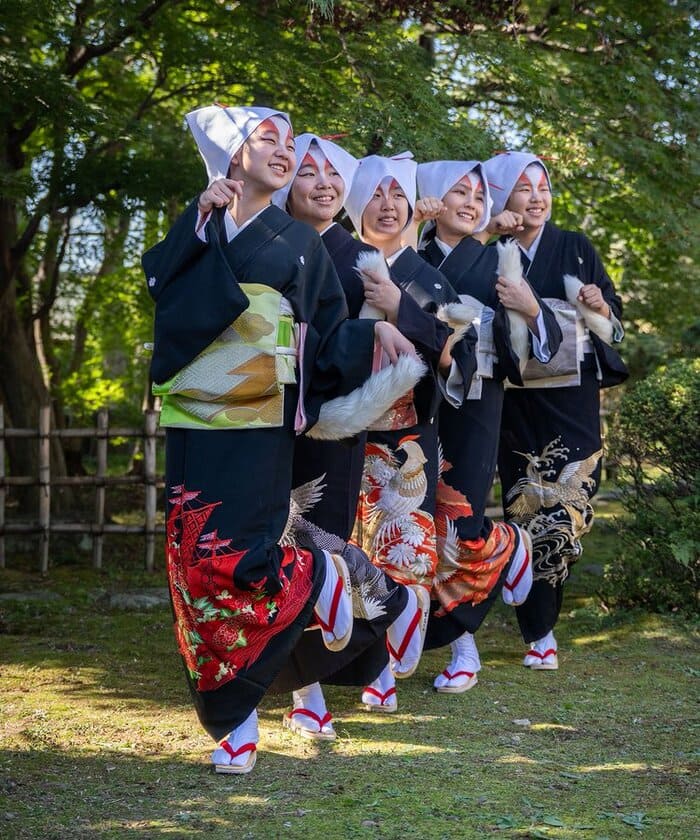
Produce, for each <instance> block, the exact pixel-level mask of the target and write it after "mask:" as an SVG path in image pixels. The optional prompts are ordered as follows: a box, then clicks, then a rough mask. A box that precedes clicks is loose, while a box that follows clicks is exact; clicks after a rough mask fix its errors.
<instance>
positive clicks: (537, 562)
mask: <svg viewBox="0 0 700 840" xmlns="http://www.w3.org/2000/svg"><path fill="white" fill-rule="evenodd" d="M484 168H485V171H486V174H487V178H488V182H489V186H490V189H491V194H492V196H493V200H494V207H493V212H494V213H497V212H499V211H500V210H501V209H503V208H506V209H508V210H511V211H513V212H515V213H518V214H520V215H521V217H522V230H520V231H516V232H515V234H514V235H515V238H516V240H517V242H518V245H519V247H520V251H521V261H522V265H523V272H524V274H525V276H526V277H527V279H528V282H529V283H530V284H531V286H532V287H533V288H534V289H535V291H536V292H537V293H538V294H539V295H541V296H542V298H544V299H545V300H546V301H547V302H548V303H549V304H550V306H551V307H552V309H553V310H554V311H555V314H556V315H557V319H558V320H559V322H560V325H561V327H562V332H563V336H564V338H563V341H562V344H561V347H560V348H559V350H558V352H557V354H556V356H554V358H553V359H552V361H551V362H550V363H549V364H548V365H540V364H538V363H536V362H535V361H533V360H531V361H530V362H529V363H528V365H527V367H526V368H525V372H524V373H523V379H524V385H525V387H523V388H515V387H514V388H509V389H508V390H507V392H506V396H505V400H504V405H503V419H502V425H501V444H500V452H499V458H498V471H499V474H500V477H501V483H502V487H503V503H504V507H505V511H506V514H507V515H508V516H509V518H510V520H511V521H513V522H517V523H518V524H519V525H520V526H521V527H522V528H526V529H527V531H528V532H529V533H530V536H531V538H532V542H533V578H534V580H533V585H532V588H531V590H530V594H529V596H528V598H527V600H526V601H525V603H524V604H521V605H520V606H519V607H517V610H516V612H517V616H518V623H519V625H520V630H521V632H522V635H523V638H524V640H525V641H526V642H527V643H529V644H530V650H529V651H528V653H527V654H526V656H525V658H524V660H523V665H525V666H526V667H529V668H532V669H534V670H555V669H556V668H558V665H559V663H558V656H557V642H556V639H555V638H554V634H553V630H554V626H555V624H556V622H557V618H558V616H559V612H560V610H561V604H562V593H563V590H562V585H563V583H564V581H565V580H566V578H567V576H568V574H569V568H570V566H571V565H572V563H573V562H575V560H576V559H577V558H578V556H579V555H580V554H581V542H580V538H581V536H582V535H583V534H585V533H587V532H588V531H589V530H590V528H591V525H592V522H593V508H592V506H591V503H590V502H591V499H592V498H593V496H594V494H595V492H596V490H597V487H598V482H599V480H600V459H601V455H602V451H603V450H602V444H601V437H600V416H599V411H600V395H599V389H600V388H601V387H607V386H609V385H615V384H618V383H619V382H622V381H623V380H624V379H625V378H626V376H627V373H626V368H625V366H624V364H623V362H622V360H621V359H620V357H619V355H618V354H617V352H616V351H615V350H614V349H613V348H612V346H611V345H612V343H613V342H617V341H620V340H621V339H622V335H623V331H622V327H621V325H620V321H619V319H620V317H621V314H622V307H621V303H620V298H619V297H618V295H617V294H616V292H615V289H614V287H613V284H612V282H611V280H610V278H609V277H608V275H607V274H606V273H605V269H604V268H603V265H602V263H601V261H600V258H599V256H598V254H597V253H596V251H595V249H594V248H593V246H592V245H591V243H590V242H589V241H588V239H587V238H586V237H585V236H584V235H583V234H582V233H576V232H573V231H565V230H560V229H559V228H557V227H555V226H554V225H553V224H552V223H551V222H549V221H548V219H549V217H550V214H551V207H552V195H551V186H550V181H549V174H548V172H547V169H546V167H545V165H544V164H543V163H542V161H541V160H539V159H538V158H537V157H536V156H535V155H531V154H527V153H521V152H506V153H504V154H500V155H497V156H496V157H494V158H491V160H489V161H487V162H486V163H485V164H484Z"/></svg>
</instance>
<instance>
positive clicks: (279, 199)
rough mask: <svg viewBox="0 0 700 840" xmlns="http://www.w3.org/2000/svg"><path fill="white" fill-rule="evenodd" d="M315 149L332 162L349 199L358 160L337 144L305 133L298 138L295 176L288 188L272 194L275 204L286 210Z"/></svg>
mask: <svg viewBox="0 0 700 840" xmlns="http://www.w3.org/2000/svg"><path fill="white" fill-rule="evenodd" d="M314 148H318V149H320V150H321V153H322V154H323V157H324V158H326V160H328V161H330V164H331V166H333V167H334V168H335V170H336V172H337V173H338V175H340V177H341V178H342V179H343V184H345V196H344V199H345V198H347V195H348V193H349V192H350V185H351V184H352V179H353V177H354V175H355V171H356V169H357V158H355V157H353V156H352V155H351V154H350V152H346V151H345V149H342V148H341V147H340V146H339V145H338V144H337V143H333V142H332V141H331V140H325V139H324V138H323V137H319V136H318V135H317V134H311V133H310V132H305V133H304V134H299V135H298V136H297V137H296V156H297V165H296V166H295V167H294V174H293V175H292V178H291V180H290V181H289V183H288V184H287V186H286V187H282V189H280V190H277V191H276V192H274V193H273V194H272V202H273V204H276V205H277V206H278V207H281V208H282V209H283V210H284V208H285V205H286V204H287V196H288V195H289V191H290V190H291V188H292V183H293V182H294V179H295V178H296V176H297V172H298V171H299V169H300V168H301V165H302V163H303V162H304V158H305V157H306V154H307V152H308V151H309V150H313V149H314ZM344 199H343V200H344Z"/></svg>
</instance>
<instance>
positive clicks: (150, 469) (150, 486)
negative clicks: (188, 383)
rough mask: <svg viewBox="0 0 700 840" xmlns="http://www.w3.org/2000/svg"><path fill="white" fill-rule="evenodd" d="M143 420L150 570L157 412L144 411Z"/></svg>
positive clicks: (153, 540) (153, 539) (148, 563)
mask: <svg viewBox="0 0 700 840" xmlns="http://www.w3.org/2000/svg"><path fill="white" fill-rule="evenodd" d="M144 422H145V434H144V441H143V472H144V475H143V477H144V481H145V482H146V522H145V532H146V570H147V571H149V572H152V571H153V569H154V567H155V559H154V557H155V544H156V503H157V489H156V432H157V430H158V412H157V411H153V409H149V410H148V411H146V412H145V418H144Z"/></svg>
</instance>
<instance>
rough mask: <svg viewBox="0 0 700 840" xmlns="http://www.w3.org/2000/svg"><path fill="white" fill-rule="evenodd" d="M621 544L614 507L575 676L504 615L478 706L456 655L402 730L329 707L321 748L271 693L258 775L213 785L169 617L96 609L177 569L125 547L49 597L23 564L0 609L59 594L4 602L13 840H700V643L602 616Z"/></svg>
mask: <svg viewBox="0 0 700 840" xmlns="http://www.w3.org/2000/svg"><path fill="white" fill-rule="evenodd" d="M118 539H119V538H112V541H111V542H110V545H113V546H116V545H117V540H118ZM615 545H616V539H615V526H613V525H612V524H611V523H610V522H609V521H608V522H607V523H606V521H605V512H604V511H603V517H602V521H601V522H600V524H599V525H598V526H597V531H596V530H594V532H593V533H592V534H591V535H590V536H589V537H588V538H587V543H586V552H585V554H584V556H583V558H582V559H581V561H580V563H579V565H578V567H577V569H576V571H575V575H574V578H573V580H572V581H571V583H570V585H569V586H568V589H567V595H566V598H565V604H564V612H563V615H562V619H561V622H560V625H559V627H558V629H557V638H558V641H559V646H560V670H559V671H558V672H530V671H528V670H526V669H524V668H522V666H521V665H520V661H521V658H522V655H523V644H522V642H521V641H520V639H519V636H518V634H517V632H516V626H515V622H514V615H513V612H512V611H509V610H508V609H507V608H506V607H505V606H503V605H502V604H499V605H498V607H497V608H495V609H494V610H493V611H492V612H491V614H490V616H489V618H488V620H487V622H486V623H485V625H484V627H483V628H482V629H481V631H480V633H479V635H478V643H479V648H480V651H481V657H482V663H483V670H482V672H481V674H480V682H479V684H478V685H477V686H476V687H475V688H474V689H473V690H471V691H469V692H467V693H466V694H462V695H453V696H450V695H437V694H435V693H434V692H433V691H432V688H431V686H432V679H433V677H434V675H435V674H436V673H437V672H438V671H440V670H442V668H443V667H444V666H445V664H446V663H447V659H448V658H449V657H447V656H446V653H445V652H444V651H437V652H430V653H428V654H426V655H425V656H424V658H423V661H422V663H421V666H420V667H419V670H418V672H417V673H416V675H415V676H414V677H412V678H411V679H409V680H406V681H404V682H402V683H400V684H399V686H398V690H399V711H398V713H397V714H395V715H385V716H379V715H376V714H374V715H373V714H371V713H369V712H365V711H364V710H363V709H362V707H361V706H360V704H359V702H358V701H359V691H354V690H349V689H333V688H331V689H328V691H327V698H328V705H329V708H330V710H331V711H332V712H333V714H334V718H335V726H336V729H337V732H338V739H337V741H335V742H334V743H331V744H320V745H318V744H315V743H310V742H306V741H302V740H300V739H298V738H296V737H295V736H294V735H292V734H291V733H289V732H288V731H286V730H283V729H282V726H281V717H282V714H283V712H284V711H285V709H286V708H288V706H287V702H288V698H287V697H283V696H278V697H275V696H268V697H266V698H265V700H264V701H263V703H262V706H261V709H260V719H261V742H260V745H259V755H258V763H257V766H256V768H255V770H254V771H253V773H252V774H251V775H250V776H244V777H234V776H215V775H213V774H211V772H210V771H209V766H208V763H207V761H208V753H209V751H210V749H211V743H210V741H209V739H208V737H207V736H206V735H205V734H204V733H203V732H202V731H201V730H200V728H199V725H198V723H197V721H196V718H195V715H194V712H193V711H192V708H191V706H190V702H189V698H188V694H187V690H186V687H185V683H184V679H183V676H182V671H181V665H180V661H179V657H178V656H177V655H176V652H175V645H174V640H173V636H172V632H171V629H170V616H169V610H168V609H167V608H165V607H163V608H156V609H152V610H147V611H146V610H144V611H142V612H131V611H119V610H114V609H107V608H105V607H103V606H100V602H99V600H96V598H95V594H96V592H97V590H108V591H116V590H119V589H128V588H133V587H143V586H151V587H152V586H163V585H164V579H163V573H162V572H159V573H156V574H155V575H152V576H147V575H146V574H145V573H143V572H140V571H139V570H138V569H136V568H131V569H129V568H128V567H129V564H128V563H126V562H124V563H120V564H119V565H120V569H116V568H113V567H114V566H115V565H116V562H115V561H114V560H113V559H110V558H109V552H108V551H107V552H106V556H105V564H106V566H107V567H108V568H107V569H106V570H105V571H104V572H101V573H98V572H95V571H93V570H91V569H89V568H86V564H87V563H89V556H88V560H87V561H86V560H82V559H81V560H80V562H77V561H75V559H72V560H71V557H70V552H68V554H67V555H66V557H64V558H63V559H62V560H61V561H60V562H58V561H57V563H56V566H55V567H54V568H53V569H52V570H51V572H50V575H49V577H48V579H46V580H42V579H40V578H39V577H38V576H37V575H35V574H34V573H32V572H29V571H25V570H23V569H22V568H21V567H18V566H17V563H16V562H15V561H10V565H11V566H12V567H13V568H9V569H7V570H4V571H0V591H4V592H8V591H24V592H27V591H31V590H33V589H37V588H40V589H42V590H47V591H48V592H50V593H55V595H54V598H53V599H51V598H50V597H47V598H45V599H44V600H40V601H3V602H2V603H0V686H1V687H2V693H1V695H0V711H1V714H0V734H1V736H2V737H1V740H0V837H7V838H13V840H14V838H44V839H45V840H51V839H52V838H89V837H101V838H211V840H218V838H222V840H223V838H226V839H227V840H228V839H229V838H235V840H239V839H240V840H242V838H270V837H272V838H277V837H291V838H305V840H314V839H315V838H323V840H331V839H332V838H355V837H358V838H369V839H370V840H371V839H372V838H409V837H410V838H413V837H417V838H423V837H425V838H480V837H484V836H493V837H509V838H510V837H518V838H591V840H602V838H618V837H627V838H629V837H635V836H638V835H639V834H645V835H646V836H647V837H650V838H663V840H666V838H679V839H680V840H688V838H692V837H698V836H700V818H699V816H698V806H697V794H698V782H697V768H698V763H699V761H698V759H699V758H700V749H699V745H698V739H697V736H698V718H697V716H695V718H693V715H694V714H696V712H697V700H698V693H697V686H698V677H699V676H700V657H699V656H698V646H697V635H696V634H695V633H694V629H693V627H692V626H690V625H689V624H688V623H687V622H684V621H682V620H681V619H679V618H677V617H674V616H658V615H648V614H644V613H622V612H607V611H606V610H605V609H604V608H603V607H602V606H601V605H600V602H599V599H598V598H597V597H596V595H595V590H596V585H597V582H598V580H599V578H598V577H597V576H596V575H597V573H598V572H599V567H600V566H601V565H602V564H604V563H605V562H610V561H614V559H615ZM135 556H136V557H137V560H136V561H134V563H136V562H139V561H140V558H141V554H140V552H139V551H136V552H135ZM20 565H21V564H20ZM58 596H60V597H58Z"/></svg>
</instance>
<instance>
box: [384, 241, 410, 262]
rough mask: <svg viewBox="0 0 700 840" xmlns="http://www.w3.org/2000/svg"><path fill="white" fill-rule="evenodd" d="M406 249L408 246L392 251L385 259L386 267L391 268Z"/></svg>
mask: <svg viewBox="0 0 700 840" xmlns="http://www.w3.org/2000/svg"><path fill="white" fill-rule="evenodd" d="M408 247H409V246H408V245H404V246H403V248H399V250H398V251H394V253H393V254H392V255H391V256H390V257H386V261H387V265H388V266H389V267H391V266H392V265H393V264H394V263H395V262H396V260H398V258H399V257H400V256H401V254H403V252H404V251H405V250H406V249H407V248H408Z"/></svg>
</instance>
